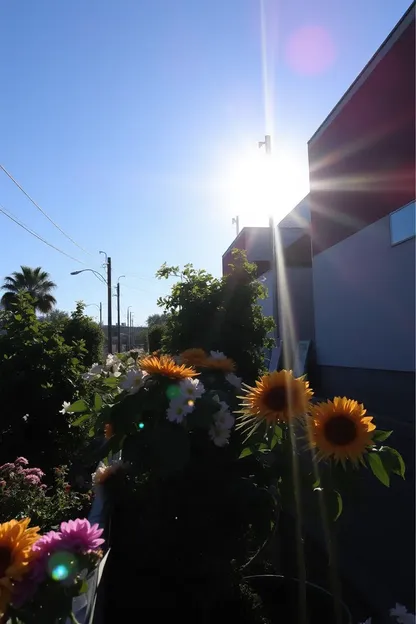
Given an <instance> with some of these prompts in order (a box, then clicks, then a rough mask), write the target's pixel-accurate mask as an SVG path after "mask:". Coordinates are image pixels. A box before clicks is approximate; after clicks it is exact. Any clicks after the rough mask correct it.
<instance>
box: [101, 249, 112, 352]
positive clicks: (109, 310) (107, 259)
mask: <svg viewBox="0 0 416 624" xmlns="http://www.w3.org/2000/svg"><path fill="white" fill-rule="evenodd" d="M100 254H103V255H104V256H105V264H104V267H106V268H107V299H108V301H107V323H108V352H109V353H112V352H113V315H112V301H111V258H110V256H107V254H106V252H105V251H100Z"/></svg>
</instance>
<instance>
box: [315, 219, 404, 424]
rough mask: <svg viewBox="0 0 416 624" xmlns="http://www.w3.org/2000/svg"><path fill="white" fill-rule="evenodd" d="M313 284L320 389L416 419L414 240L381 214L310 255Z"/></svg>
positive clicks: (389, 412)
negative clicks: (394, 234)
mask: <svg viewBox="0 0 416 624" xmlns="http://www.w3.org/2000/svg"><path fill="white" fill-rule="evenodd" d="M313 289H314V303H315V340H316V351H317V362H318V366H319V368H320V374H321V384H322V391H323V392H324V393H325V394H329V395H330V394H347V395H350V396H352V397H353V398H356V399H357V400H362V401H364V402H367V403H368V402H370V405H371V406H373V409H377V410H378V411H380V413H383V412H384V413H386V414H388V415H394V413H395V411H396V410H397V409H398V408H399V405H400V409H404V410H405V412H406V417H407V418H409V419H410V418H413V409H414V394H415V392H414V371H415V239H411V240H407V241H405V242H403V243H400V244H398V245H395V246H392V245H391V243H390V222H389V216H387V217H384V218H383V219H380V220H379V221H377V222H375V223H373V224H371V225H369V226H368V227H366V228H364V229H362V230H360V231H359V232H357V233H356V234H354V235H353V236H350V237H348V238H346V239H345V240H343V241H341V242H340V243H338V244H337V245H334V246H333V247H330V248H329V249H327V250H325V251H324V252H322V253H320V254H318V255H317V256H315V257H314V259H313ZM402 416H404V414H403V415H402Z"/></svg>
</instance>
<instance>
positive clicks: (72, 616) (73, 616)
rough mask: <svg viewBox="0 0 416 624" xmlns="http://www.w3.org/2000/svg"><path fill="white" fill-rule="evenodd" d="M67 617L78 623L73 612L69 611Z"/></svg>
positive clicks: (73, 622)
mask: <svg viewBox="0 0 416 624" xmlns="http://www.w3.org/2000/svg"><path fill="white" fill-rule="evenodd" d="M69 619H70V620H71V622H72V624H79V622H78V620H77V618H76V617H75V615H74V612H73V611H71V613H70V614H69Z"/></svg>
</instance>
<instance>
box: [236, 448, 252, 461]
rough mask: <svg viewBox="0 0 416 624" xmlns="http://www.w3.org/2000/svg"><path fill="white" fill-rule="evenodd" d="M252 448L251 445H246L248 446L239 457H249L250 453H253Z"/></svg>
mask: <svg viewBox="0 0 416 624" xmlns="http://www.w3.org/2000/svg"><path fill="white" fill-rule="evenodd" d="M252 452H253V451H252V449H251V448H250V447H249V446H246V448H244V449H243V450H242V451H241V453H240V457H239V458H238V459H243V458H244V457H248V456H249V455H252Z"/></svg>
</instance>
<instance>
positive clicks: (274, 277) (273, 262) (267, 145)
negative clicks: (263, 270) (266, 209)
mask: <svg viewBox="0 0 416 624" xmlns="http://www.w3.org/2000/svg"><path fill="white" fill-rule="evenodd" d="M258 146H259V148H260V149H261V148H262V147H264V148H265V150H266V155H267V157H268V158H271V154H272V142H271V137H270V135H269V134H266V136H265V137H264V141H259V142H258ZM267 166H269V163H267ZM267 182H268V180H266V183H267ZM270 210H271V209H270ZM269 229H270V243H271V245H270V246H271V256H272V259H271V276H272V284H273V289H272V292H273V298H272V302H273V318H274V322H275V324H276V329H275V336H276V347H278V340H279V299H278V297H279V294H278V287H279V278H278V268H277V245H276V225H275V222H274V218H273V215H272V212H270V213H269Z"/></svg>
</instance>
